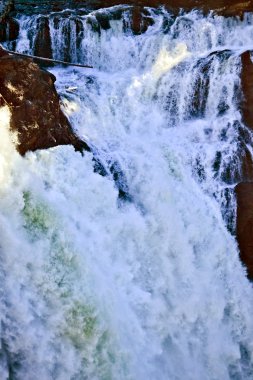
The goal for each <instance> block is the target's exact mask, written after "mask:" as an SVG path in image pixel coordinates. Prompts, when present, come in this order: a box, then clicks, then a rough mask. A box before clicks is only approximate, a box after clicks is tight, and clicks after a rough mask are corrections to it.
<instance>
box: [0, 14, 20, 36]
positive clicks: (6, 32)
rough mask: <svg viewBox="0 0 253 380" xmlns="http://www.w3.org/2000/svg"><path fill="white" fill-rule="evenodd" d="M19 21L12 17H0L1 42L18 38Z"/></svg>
mask: <svg viewBox="0 0 253 380" xmlns="http://www.w3.org/2000/svg"><path fill="white" fill-rule="evenodd" d="M18 34H19V23H18V22H17V21H16V20H14V19H13V18H11V17H7V18H5V19H0V42H5V41H12V40H15V39H17V37H18Z"/></svg>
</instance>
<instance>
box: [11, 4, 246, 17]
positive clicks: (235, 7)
mask: <svg viewBox="0 0 253 380" xmlns="http://www.w3.org/2000/svg"><path fill="white" fill-rule="evenodd" d="M118 4H128V5H135V6H138V7H146V6H148V7H158V6H161V5H164V6H166V7H167V8H168V9H171V10H173V11H176V12H177V11H178V10H179V9H180V8H183V9H185V10H187V11H189V10H192V9H193V8H197V9H202V10H203V11H204V12H208V11H210V10H215V11H217V12H218V13H220V14H223V15H224V16H241V15H242V14H243V13H244V12H250V11H252V10H253V1H252V0H248V1H247V0H246V1H242V0H125V1H121V0H103V1H101V0H85V1H84V0H58V1H54V0H15V8H16V10H18V11H21V12H31V11H33V9H34V7H35V6H36V7H37V10H38V12H47V11H51V10H56V9H57V10H61V9H66V8H67V7H73V8H76V7H84V6H87V7H90V8H92V9H97V8H104V7H110V6H113V5H118Z"/></svg>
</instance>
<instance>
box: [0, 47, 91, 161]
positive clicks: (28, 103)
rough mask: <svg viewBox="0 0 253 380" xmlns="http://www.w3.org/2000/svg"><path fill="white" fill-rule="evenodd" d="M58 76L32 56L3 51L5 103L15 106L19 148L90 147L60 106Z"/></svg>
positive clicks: (0, 84)
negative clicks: (19, 55)
mask: <svg viewBox="0 0 253 380" xmlns="http://www.w3.org/2000/svg"><path fill="white" fill-rule="evenodd" d="M54 81H55V77H54V76H53V75H52V74H50V73H48V72H47V71H45V70H41V69H40V68H39V66H38V65H37V64H35V63H34V62H33V61H32V60H31V59H29V58H20V57H16V56H13V55H8V54H5V53H4V52H3V51H2V52H1V51H0V97H1V104H2V105H3V104H7V105H8V106H9V107H10V109H11V113H12V116H11V125H10V127H11V130H13V131H14V132H17V133H18V145H17V150H18V151H19V152H20V153H21V154H22V155H23V154H25V153H26V152H27V151H34V150H37V149H47V148H50V147H54V146H57V145H68V144H71V145H73V146H74V148H75V149H76V150H78V151H81V152H82V151H83V150H88V151H89V150H90V148H89V147H88V145H87V144H86V143H85V142H84V141H82V140H80V139H79V138H78V137H77V136H76V134H75V133H74V131H73V129H72V127H71V125H70V123H69V121H68V119H67V117H66V116H65V115H64V113H63V112H62V110H61V108H60V102H59V96H58V94H57V92H56V89H55V86H54Z"/></svg>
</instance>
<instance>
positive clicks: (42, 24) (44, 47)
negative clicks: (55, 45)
mask: <svg viewBox="0 0 253 380" xmlns="http://www.w3.org/2000/svg"><path fill="white" fill-rule="evenodd" d="M34 55H37V56H39V57H45V58H52V56H53V53H52V46H51V36H50V28H49V20H48V18H47V17H41V18H39V19H38V21H37V34H36V38H35V41H34Z"/></svg>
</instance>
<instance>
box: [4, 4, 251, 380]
mask: <svg viewBox="0 0 253 380" xmlns="http://www.w3.org/2000/svg"><path fill="white" fill-rule="evenodd" d="M122 9H123V8H122V7H121V8H120V7H115V8H110V9H108V10H100V11H97V12H92V13H87V12H85V11H84V12H80V11H79V13H78V14H77V13H76V14H75V13H71V12H67V13H66V12H63V13H58V14H57V13H54V14H51V15H50V16H48V19H49V27H50V33H51V39H52V50H53V55H54V57H55V58H57V59H70V60H71V61H72V62H82V63H84V64H91V65H93V66H94V67H95V68H94V70H88V69H77V68H55V69H52V71H53V73H54V74H55V75H56V76H57V82H56V84H57V88H58V91H59V93H60V95H61V99H62V106H63V108H64V110H65V112H66V114H67V115H68V116H69V118H70V120H71V122H72V125H73V127H74V128H75V130H76V131H77V133H78V134H79V135H80V136H82V137H83V138H84V139H85V140H86V141H87V142H88V143H89V144H90V145H91V146H92V147H93V151H94V154H95V155H96V157H97V158H99V160H100V161H101V162H103V164H104V166H105V168H106V167H109V166H110V165H111V164H112V163H114V165H117V167H118V168H120V169H119V170H120V173H121V175H119V178H118V182H120V181H121V182H124V183H123V184H122V183H121V186H125V189H127V192H128V199H127V200H124V199H119V197H118V189H117V186H116V185H115V181H114V180H113V175H111V176H110V175H108V176H106V177H102V176H100V175H99V174H96V173H94V170H93V164H94V162H93V161H92V154H91V153H86V154H85V156H84V157H82V156H81V155H80V154H78V153H76V152H74V149H72V148H71V147H57V148H54V149H49V150H47V151H38V152H36V153H28V154H27V155H26V157H24V158H22V157H20V156H19V155H18V154H17V153H16V151H15V149H14V147H13V145H12V140H13V138H17V137H15V136H10V135H9V132H8V123H9V118H10V111H9V110H8V108H6V107H5V108H2V109H1V111H0V112H1V114H0V117H1V121H2V126H1V127H2V132H1V133H2V135H1V141H0V154H1V155H0V181H1V186H0V210H1V214H0V242H1V247H0V255H1V266H0V278H1V284H2V287H1V293H0V295H1V304H0V307H1V356H0V371H1V379H3V380H5V379H9V380H10V379H11V380H35V379H40V380H51V379H54V380H86V379H87V380H110V379H111V380H183V379H184V380H229V379H230V380H232V379H233V380H250V379H252V378H253V357H252V354H253V319H252V315H253V302H252V301H253V294H252V287H251V285H250V284H249V282H248V280H247V279H246V276H245V270H244V269H243V267H242V265H241V263H240V261H239V258H238V248H237V245H236V241H235V239H234V237H233V232H234V225H235V212H236V206H235V200H234V191H233V189H234V185H235V184H236V182H237V181H238V180H239V179H240V170H241V167H240V162H241V158H240V157H241V156H242V155H243V146H242V143H241V142H240V138H239V134H240V130H242V129H243V128H245V127H244V126H243V125H242V123H241V115H240V113H239V111H238V104H237V102H238V98H239V92H240V69H241V63H240V62H241V61H240V53H241V51H243V50H245V49H248V48H249V47H250V46H252V42H251V41H252V38H253V17H252V16H251V15H246V16H245V18H244V20H243V21H241V20H239V19H224V18H222V17H217V16H213V15H209V16H208V17H203V16H202V15H201V14H199V13H197V12H191V13H190V14H182V15H180V16H178V17H177V18H174V17H173V16H172V15H171V14H169V13H167V12H166V11H165V10H163V9H160V10H159V11H158V10H153V9H147V10H146V14H147V16H146V17H147V18H148V19H149V21H150V20H152V22H150V26H149V28H148V29H147V31H146V32H145V33H143V34H142V35H133V33H132V31H131V28H130V18H129V8H125V9H123V10H122ZM119 10H120V17H119V16H118V14H119ZM115 14H116V15H117V17H116V16H115ZM97 15H98V16H99V17H98V16H97ZM101 15H102V16H103V17H104V18H103V20H105V19H106V20H107V23H105V22H104V24H103V25H102V26H103V27H101V25H100V24H99V22H98V20H101V17H102V16H101ZM106 17H107V18H106ZM40 18H41V16H39V15H36V16H33V17H31V16H29V17H21V18H20V23H21V31H20V37H19V40H18V41H17V46H16V48H17V50H19V51H25V52H30V53H32V52H33V49H34V43H35V41H36V30H37V29H38V28H37V29H36V25H38V23H39V22H40V21H39V20H40ZM115 163H116V164H115ZM108 172H109V170H108ZM114 179H115V178H114ZM229 231H230V232H229Z"/></svg>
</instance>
